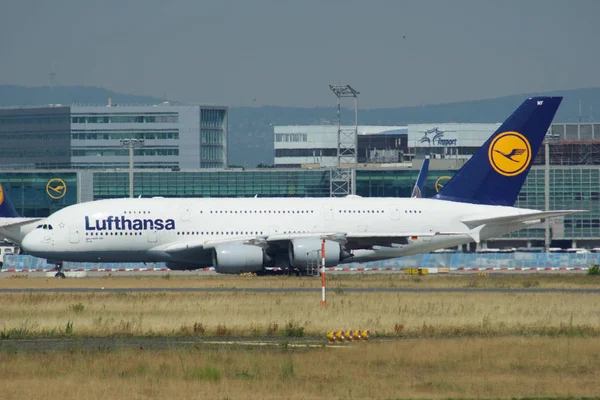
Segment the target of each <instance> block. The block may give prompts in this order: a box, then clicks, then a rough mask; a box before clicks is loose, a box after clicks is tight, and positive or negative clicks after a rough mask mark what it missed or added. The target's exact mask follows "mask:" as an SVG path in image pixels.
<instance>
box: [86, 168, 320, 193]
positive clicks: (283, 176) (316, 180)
mask: <svg viewBox="0 0 600 400" xmlns="http://www.w3.org/2000/svg"><path fill="white" fill-rule="evenodd" d="M128 195H129V175H128V173H127V172H97V173H95V174H94V199H106V198H113V197H126V196H128ZM134 196H135V197H137V196H142V197H152V196H164V197H254V196H259V197H326V196H329V171H325V170H315V171H309V170H293V171H292V170H262V171H261V170H252V171H210V172H171V171H163V172H137V173H136V174H135V176H134Z"/></svg>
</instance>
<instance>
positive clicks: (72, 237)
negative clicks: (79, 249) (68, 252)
mask: <svg viewBox="0 0 600 400" xmlns="http://www.w3.org/2000/svg"><path fill="white" fill-rule="evenodd" d="M69 243H79V229H76V228H70V229H69Z"/></svg>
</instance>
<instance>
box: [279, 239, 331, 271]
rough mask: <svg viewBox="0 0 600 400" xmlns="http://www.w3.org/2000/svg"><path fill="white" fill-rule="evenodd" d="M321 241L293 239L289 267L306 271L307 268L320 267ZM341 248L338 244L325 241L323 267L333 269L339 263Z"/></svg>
mask: <svg viewBox="0 0 600 400" xmlns="http://www.w3.org/2000/svg"><path fill="white" fill-rule="evenodd" d="M321 243H322V240H321V239H314V238H309V239H294V240H292V241H290V248H289V256H290V265H291V266H292V267H294V268H299V269H306V268H307V267H311V266H312V267H320V266H321V265H322V259H321ZM341 256H342V247H341V246H340V244H339V243H337V242H334V241H331V240H326V241H325V266H326V267H335V266H336V265H338V264H339V263H340V260H341Z"/></svg>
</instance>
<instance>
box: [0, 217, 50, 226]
mask: <svg viewBox="0 0 600 400" xmlns="http://www.w3.org/2000/svg"><path fill="white" fill-rule="evenodd" d="M42 219H44V218H25V217H16V218H0V228H10V227H15V226H19V225H25V224H29V223H31V222H35V221H41V220H42Z"/></svg>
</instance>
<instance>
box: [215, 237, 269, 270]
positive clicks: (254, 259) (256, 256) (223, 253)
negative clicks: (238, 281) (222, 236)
mask: <svg viewBox="0 0 600 400" xmlns="http://www.w3.org/2000/svg"><path fill="white" fill-rule="evenodd" d="M265 261H266V260H265V254H264V251H263V249H262V248H260V247H258V246H252V245H246V244H240V243H235V244H221V245H218V246H215V250H214V252H213V264H214V266H215V271H217V272H218V273H221V274H240V273H242V272H258V271H261V270H262V269H263V265H264V264H265Z"/></svg>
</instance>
